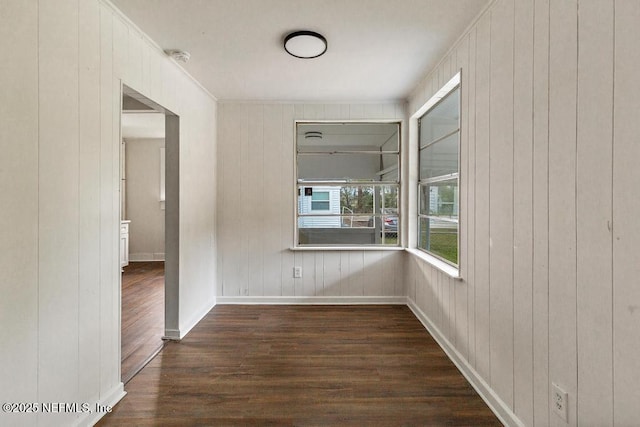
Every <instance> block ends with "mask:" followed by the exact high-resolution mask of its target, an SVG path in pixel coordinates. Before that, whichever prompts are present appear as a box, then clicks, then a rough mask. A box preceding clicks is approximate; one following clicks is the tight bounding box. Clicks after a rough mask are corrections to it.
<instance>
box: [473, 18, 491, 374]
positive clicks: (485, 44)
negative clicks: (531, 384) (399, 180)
mask: <svg viewBox="0 0 640 427" xmlns="http://www.w3.org/2000/svg"><path fill="white" fill-rule="evenodd" d="M476 37H477V44H476V106H475V108H476V183H475V184H476V197H475V199H476V221H475V227H476V228H475V234H476V235H475V241H476V244H475V262H476V273H475V280H476V286H475V289H476V292H475V296H476V304H475V314H476V317H475V323H476V328H475V334H476V337H475V341H476V343H475V347H476V364H475V368H476V371H478V373H479V374H480V375H481V376H482V377H483V378H484V379H485V380H486V381H487V382H488V383H490V382H491V374H490V355H489V351H490V348H491V338H490V326H489V325H490V315H491V314H490V311H489V305H490V288H489V284H490V281H489V280H490V276H489V274H490V271H489V253H490V240H489V218H490V216H489V196H490V194H489V193H490V192H489V171H490V167H489V150H490V140H489V118H490V116H489V114H490V105H489V95H490V93H491V92H490V81H489V72H490V66H491V63H490V58H491V14H490V13H486V14H485V15H484V16H483V17H482V18H481V19H480V21H478V26H477V31H476Z"/></svg>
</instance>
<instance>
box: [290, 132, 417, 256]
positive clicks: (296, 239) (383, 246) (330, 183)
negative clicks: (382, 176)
mask: <svg viewBox="0 0 640 427" xmlns="http://www.w3.org/2000/svg"><path fill="white" fill-rule="evenodd" d="M301 124H302V125H304V124H394V125H397V127H398V131H397V134H398V148H397V151H381V152H375V153H373V152H371V151H362V152H357V153H354V152H353V151H350V150H344V152H335V154H361V153H362V154H365V155H371V154H379V155H380V154H392V155H396V156H397V159H398V163H397V178H396V181H393V182H392V181H365V180H331V179H329V180H327V179H322V180H321V179H318V180H305V179H299V178H298V156H299V154H300V151H299V150H298V126H299V125H301ZM402 130H403V120H400V119H388V120H375V119H372V120H366V119H365V120H298V119H296V120H294V123H293V135H294V153H293V154H294V155H293V163H294V167H293V182H294V194H295V196H294V200H295V202H294V203H293V207H294V213H293V218H294V221H293V222H294V233H293V245H292V247H291V249H292V250H310V249H311V250H354V249H359V250H372V249H373V250H403V249H404V248H403V245H402V239H401V229H402V220H401V211H402V194H403V191H402V180H403V176H402V171H403V169H402V156H403V154H402V152H403V147H402V146H403V143H402ZM314 154H318V153H314V152H309V151H305V152H303V155H314ZM389 171H390V170H389V168H387V169H385V170H384V171H379V173H380V172H386V173H388V172H389ZM386 186H393V187H395V188H396V193H397V207H396V208H395V209H396V213H395V214H386V213H376V212H375V210H374V212H373V214H372V215H371V216H372V217H373V218H380V221H384V218H386V217H388V216H397V224H398V225H397V229H398V232H397V234H396V236H397V237H396V243H395V244H388V243H379V244H378V243H368V244H361V243H349V244H325V243H313V244H301V243H300V234H299V233H300V231H299V230H300V228H301V227H300V226H299V221H300V218H304V217H324V216H329V217H339V218H340V221H341V222H342V221H343V218H346V217H350V216H353V214H343V213H342V212H341V213H340V214H339V215H338V214H327V213H324V214H323V213H320V212H322V211H317V212H318V213H316V214H314V213H313V210H310V212H309V213H308V214H303V215H301V214H300V213H299V195H300V191H304V188H305V187H325V188H326V187H373V189H374V192H375V191H376V188H377V187H386ZM310 207H311V206H310ZM362 215H363V216H364V215H366V214H362ZM383 227H384V226H383ZM361 228H373V226H372V227H361ZM383 232H384V231H383ZM386 238H387V237H386V235H385V236H383V238H382V241H383V242H384V240H385V239H386Z"/></svg>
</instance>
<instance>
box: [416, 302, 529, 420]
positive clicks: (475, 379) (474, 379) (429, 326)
mask: <svg viewBox="0 0 640 427" xmlns="http://www.w3.org/2000/svg"><path fill="white" fill-rule="evenodd" d="M406 303H407V306H408V307H409V309H410V310H411V311H412V312H413V314H414V315H415V316H416V317H417V318H418V320H420V322H421V323H422V325H423V326H424V327H425V329H426V330H427V331H428V332H429V334H430V335H431V336H432V337H433V339H435V340H436V342H437V343H438V345H439V346H440V347H441V348H442V350H444V352H445V353H446V354H447V356H448V357H449V359H450V360H451V361H452V362H453V363H454V364H455V365H456V367H457V368H458V370H459V371H460V372H461V373H462V375H464V377H465V378H466V379H467V381H468V382H469V384H471V386H472V387H473V388H474V389H475V390H476V392H477V393H478V394H479V395H480V397H481V398H482V400H484V402H485V403H486V404H487V405H488V406H489V409H491V411H492V412H493V413H494V414H495V415H496V417H498V419H499V420H500V422H501V423H502V424H504V425H505V426H514V427H525V425H524V423H523V422H522V421H520V419H519V418H518V417H517V416H516V414H514V413H513V411H512V410H511V409H510V408H509V406H508V405H507V404H506V403H505V402H504V401H503V400H502V399H501V398H500V397H499V396H498V395H497V394H496V393H495V391H493V389H492V388H491V386H490V385H489V384H487V382H486V381H485V380H484V379H483V378H482V377H481V376H480V375H479V374H478V372H477V371H476V370H475V369H473V367H472V366H471V365H470V364H469V362H467V360H466V359H465V358H464V357H462V355H461V354H460V353H459V352H458V351H457V350H456V349H455V347H454V346H453V345H451V343H450V342H449V340H447V338H445V336H444V335H443V334H442V332H440V330H439V329H438V328H437V327H436V326H435V325H434V324H433V322H431V320H429V318H428V317H427V315H426V314H424V312H423V311H422V310H421V309H420V307H418V305H417V304H416V303H415V301H413V300H412V299H411V298H410V297H407V301H406Z"/></svg>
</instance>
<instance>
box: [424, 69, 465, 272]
mask: <svg viewBox="0 0 640 427" xmlns="http://www.w3.org/2000/svg"><path fill="white" fill-rule="evenodd" d="M456 77H457V78H454V79H453V80H452V81H451V82H449V83H448V84H447V85H446V86H445V87H444V88H443V89H441V91H440V92H438V94H436V96H435V97H434V99H432V100H431V101H430V103H433V104H434V105H432V106H431V107H430V108H428V110H427V112H426V113H424V114H423V115H422V117H420V118H419V119H418V142H419V144H418V165H419V178H418V242H417V246H418V248H419V249H422V250H425V251H427V252H429V253H430V254H432V255H434V256H436V257H438V258H440V259H442V260H443V261H445V262H447V263H449V264H451V265H453V266H456V267H457V265H458V233H459V214H458V213H459V197H458V188H459V161H458V159H459V150H460V144H459V142H460V85H459V75H458V76H456Z"/></svg>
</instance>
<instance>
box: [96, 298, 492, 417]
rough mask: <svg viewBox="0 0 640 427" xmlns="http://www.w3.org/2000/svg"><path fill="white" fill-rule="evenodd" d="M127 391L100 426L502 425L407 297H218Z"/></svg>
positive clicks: (131, 382) (138, 376)
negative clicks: (322, 300)
mask: <svg viewBox="0 0 640 427" xmlns="http://www.w3.org/2000/svg"><path fill="white" fill-rule="evenodd" d="M125 390H126V391H127V393H128V394H127V396H125V398H124V399H123V400H122V401H120V403H119V404H118V405H116V406H115V408H114V409H113V412H112V413H111V414H108V415H107V416H105V418H103V420H102V421H101V422H100V424H99V425H102V426H110V425H113V426H121V425H174V426H185V425H207V426H223V425H353V426H365V425H380V426H382V425H384V426H395V425H414V426H445V425H446V426H452V425H460V426H462V425H466V426H470V425H473V426H499V425H501V424H500V422H499V421H498V419H497V418H496V417H495V415H494V414H493V413H492V412H491V411H490V410H489V408H488V407H487V405H486V404H485V403H484V402H483V401H482V399H481V398H480V397H479V396H478V394H477V393H476V392H475V391H474V390H473V388H472V387H471V386H470V385H469V383H468V382H467V381H466V380H465V378H464V377H463V376H462V374H460V372H459V371H458V369H457V368H456V367H455V366H454V365H453V363H452V362H451V361H450V360H449V359H448V358H447V356H446V355H445V353H444V352H443V351H442V349H441V348H440V347H439V346H438V345H437V344H436V342H435V341H434V340H433V338H431V336H430V335H429V333H428V332H427V331H426V330H425V329H424V327H423V326H422V324H421V323H420V322H419V321H418V320H417V319H416V318H415V316H414V315H413V313H412V312H411V311H410V310H409V308H408V307H406V306H260V305H254V306H243V305H222V306H217V307H215V308H214V309H213V310H212V311H211V312H210V313H209V314H208V315H207V316H206V317H205V318H204V319H203V320H202V321H201V322H200V323H199V324H198V325H197V326H196V327H195V328H194V329H193V330H192V331H191V332H190V333H189V334H188V335H187V337H186V338H185V339H183V340H182V341H181V342H180V343H174V342H172V343H169V344H167V345H166V346H165V347H164V349H163V350H162V351H161V352H160V353H159V354H158V356H156V357H155V358H154V359H153V360H152V361H151V362H150V363H149V364H148V365H147V366H146V367H145V368H144V369H143V370H142V371H141V372H140V373H139V374H138V375H136V376H135V377H134V378H133V379H132V380H131V381H130V382H129V383H128V384H127V386H126V387H125Z"/></svg>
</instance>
